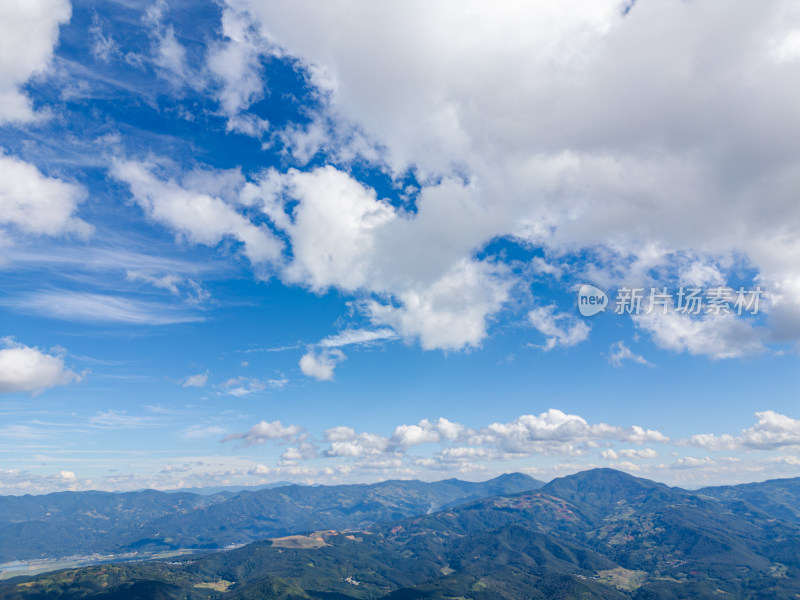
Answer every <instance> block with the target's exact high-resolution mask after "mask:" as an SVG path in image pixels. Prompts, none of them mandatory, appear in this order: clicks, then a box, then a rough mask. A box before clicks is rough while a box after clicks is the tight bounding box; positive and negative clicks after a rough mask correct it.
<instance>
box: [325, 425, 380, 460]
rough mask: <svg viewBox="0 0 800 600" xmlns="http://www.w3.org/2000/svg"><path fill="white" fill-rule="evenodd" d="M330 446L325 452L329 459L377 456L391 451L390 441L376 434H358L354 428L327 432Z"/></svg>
mask: <svg viewBox="0 0 800 600" xmlns="http://www.w3.org/2000/svg"><path fill="white" fill-rule="evenodd" d="M325 441H326V442H328V443H329V444H330V445H329V447H328V449H327V450H326V451H325V456H329V457H335V456H339V457H351V458H356V457H363V456H365V455H366V456H375V455H380V454H383V453H384V452H386V451H387V450H388V449H389V439H388V438H385V437H382V436H380V435H377V434H374V433H356V432H355V430H354V429H353V428H352V427H345V426H340V427H333V428H331V429H328V430H327V431H326V432H325Z"/></svg>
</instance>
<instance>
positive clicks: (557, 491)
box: [541, 468, 669, 510]
mask: <svg viewBox="0 0 800 600" xmlns="http://www.w3.org/2000/svg"><path fill="white" fill-rule="evenodd" d="M658 490H665V491H668V490H669V488H668V487H667V486H665V485H664V484H661V483H656V482H655V481H650V480H649V479H642V478H641V477H634V476H633V475H629V474H628V473H624V472H622V471H617V470H616V469H608V468H600V469H590V470H588V471H581V472H580V473H575V474H573V475H567V476H565V477H558V478H557V479H554V480H553V481H551V482H550V483H548V484H547V485H545V486H544V487H543V488H542V490H541V491H542V492H543V493H545V494H549V495H551V496H557V497H559V498H562V499H563V500H567V501H569V502H572V503H581V504H584V505H588V506H590V507H591V508H592V509H599V510H601V509H603V508H607V507H610V506H613V505H615V504H617V503H618V502H620V501H623V500H625V501H627V500H631V499H633V498H636V497H640V496H642V495H644V494H647V493H651V492H655V491H658Z"/></svg>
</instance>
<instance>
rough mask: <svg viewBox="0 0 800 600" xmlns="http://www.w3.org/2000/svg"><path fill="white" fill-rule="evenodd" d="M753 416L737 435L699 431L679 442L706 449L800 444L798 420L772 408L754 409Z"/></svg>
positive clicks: (754, 447) (762, 447) (773, 446)
mask: <svg viewBox="0 0 800 600" xmlns="http://www.w3.org/2000/svg"><path fill="white" fill-rule="evenodd" d="M755 416H756V419H758V422H757V423H756V424H755V425H754V426H753V427H749V428H747V429H743V430H742V432H741V433H740V434H739V435H731V434H723V435H720V436H717V435H714V434H711V433H703V434H697V435H693V436H691V437H690V438H688V439H687V440H682V443H683V444H684V445H689V446H696V447H698V448H704V449H707V450H778V449H780V448H784V447H793V446H800V420H798V419H793V418H791V417H788V416H786V415H782V414H780V413H778V412H775V411H772V410H765V411H762V412H757V413H756V414H755Z"/></svg>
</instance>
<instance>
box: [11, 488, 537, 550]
mask: <svg viewBox="0 0 800 600" xmlns="http://www.w3.org/2000/svg"><path fill="white" fill-rule="evenodd" d="M541 485H543V484H542V482H540V481H537V480H535V479H533V478H531V477H528V476H527V475H521V474H514V475H503V476H500V477H498V478H496V479H493V480H490V481H486V482H479V483H472V482H467V481H459V480H457V479H448V480H445V481H438V482H434V483H424V482H421V481H385V482H382V483H377V484H371V485H366V484H364V485H341V486H299V485H290V486H287V487H275V488H270V489H261V490H255V491H253V490H245V491H240V492H237V493H234V494H233V495H232V494H231V492H224V493H219V494H215V495H202V494H192V493H188V492H158V491H154V490H144V491H140V492H129V493H124V494H115V493H107V492H60V493H57V494H47V495H43V496H29V495H28V496H3V497H0V562H7V561H11V560H17V559H28V558H42V557H60V556H68V555H73V554H92V553H102V554H108V553H115V552H128V551H131V550H137V551H141V550H163V549H170V548H222V547H225V546H228V545H230V544H238V543H246V542H251V541H254V540H259V539H264V538H267V537H271V536H276V535H286V534H289V533H296V532H298V531H307V530H310V529H344V528H350V527H362V526H366V525H370V524H373V523H380V522H384V521H391V520H393V519H399V518H403V517H407V516H410V515H416V514H424V513H427V512H431V511H434V510H437V509H438V508H440V507H442V506H445V505H449V504H452V503H459V502H460V501H471V500H473V499H476V498H485V497H487V496H490V495H496V494H500V493H513V492H518V491H524V490H530V489H535V488H537V487H541Z"/></svg>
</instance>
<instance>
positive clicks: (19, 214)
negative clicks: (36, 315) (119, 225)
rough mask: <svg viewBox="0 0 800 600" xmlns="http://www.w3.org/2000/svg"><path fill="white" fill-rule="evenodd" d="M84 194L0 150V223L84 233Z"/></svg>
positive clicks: (45, 231)
mask: <svg viewBox="0 0 800 600" xmlns="http://www.w3.org/2000/svg"><path fill="white" fill-rule="evenodd" d="M0 21H2V19H0ZM0 43H2V42H0ZM84 196H85V191H84V190H83V189H82V188H81V187H79V186H77V185H75V184H72V183H67V182H64V181H61V180H60V179H56V178H53V177H47V176H46V175H44V174H43V173H42V172H41V171H39V169H37V168H36V167H35V166H33V165H32V164H30V163H27V162H25V161H22V160H20V159H18V158H15V157H13V156H6V155H4V154H3V153H2V151H1V150H0V225H12V226H14V227H16V228H18V229H19V230H20V231H22V232H24V233H30V234H35V235H60V234H67V233H72V234H76V235H79V236H87V235H89V234H90V233H91V232H92V229H93V228H92V226H91V225H89V224H88V223H86V222H84V221H82V220H81V219H79V218H78V217H76V216H75V212H76V210H77V208H78V204H79V203H80V202H81V201H82V200H83V198H84Z"/></svg>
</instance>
